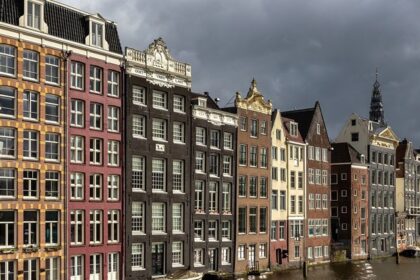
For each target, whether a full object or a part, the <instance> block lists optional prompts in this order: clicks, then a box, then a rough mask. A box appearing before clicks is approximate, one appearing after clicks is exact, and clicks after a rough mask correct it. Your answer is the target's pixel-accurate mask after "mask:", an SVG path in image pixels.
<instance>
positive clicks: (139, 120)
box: [132, 115, 147, 139]
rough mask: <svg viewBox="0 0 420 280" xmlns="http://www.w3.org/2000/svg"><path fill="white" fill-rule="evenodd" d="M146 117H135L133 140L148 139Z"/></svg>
mask: <svg viewBox="0 0 420 280" xmlns="http://www.w3.org/2000/svg"><path fill="white" fill-rule="evenodd" d="M146 126H147V124H146V117H145V116H143V115H133V122H132V132H133V138H139V139H146Z"/></svg>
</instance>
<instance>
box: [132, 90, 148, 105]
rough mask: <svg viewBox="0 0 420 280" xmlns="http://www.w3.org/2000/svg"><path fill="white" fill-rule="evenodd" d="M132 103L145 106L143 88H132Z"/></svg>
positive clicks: (144, 91)
mask: <svg viewBox="0 0 420 280" xmlns="http://www.w3.org/2000/svg"><path fill="white" fill-rule="evenodd" d="M133 103H134V104H136V105H141V106H146V89H145V88H144V87H137V86H133Z"/></svg>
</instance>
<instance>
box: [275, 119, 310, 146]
mask: <svg viewBox="0 0 420 280" xmlns="http://www.w3.org/2000/svg"><path fill="white" fill-rule="evenodd" d="M281 120H282V122H283V127H284V133H285V136H286V138H287V140H290V141H294V142H299V143H302V144H304V143H305V141H304V140H303V138H302V135H301V133H300V131H299V130H298V135H297V136H293V135H292V134H290V122H291V121H293V122H296V123H297V121H296V120H293V119H290V118H285V117H283V116H282V118H281ZM299 125H300V124H299V123H298V126H299Z"/></svg>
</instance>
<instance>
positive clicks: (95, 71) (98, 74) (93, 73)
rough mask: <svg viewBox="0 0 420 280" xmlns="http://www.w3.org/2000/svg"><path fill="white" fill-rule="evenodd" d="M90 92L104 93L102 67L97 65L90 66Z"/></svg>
mask: <svg viewBox="0 0 420 280" xmlns="http://www.w3.org/2000/svg"><path fill="white" fill-rule="evenodd" d="M89 80H90V88H89V89H90V92H93V93H102V69H101V68H99V67H97V66H93V65H91V66H90V76H89Z"/></svg>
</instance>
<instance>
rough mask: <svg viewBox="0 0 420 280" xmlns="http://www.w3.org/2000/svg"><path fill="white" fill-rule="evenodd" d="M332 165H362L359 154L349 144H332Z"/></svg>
mask: <svg viewBox="0 0 420 280" xmlns="http://www.w3.org/2000/svg"><path fill="white" fill-rule="evenodd" d="M332 148H333V151H332V153H331V162H332V163H359V164H360V163H362V162H361V156H360V153H359V152H357V150H356V149H355V148H354V147H353V146H352V145H350V144H349V143H333V144H332Z"/></svg>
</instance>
